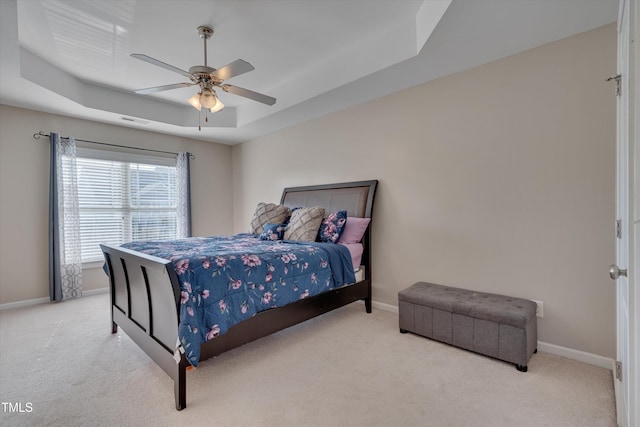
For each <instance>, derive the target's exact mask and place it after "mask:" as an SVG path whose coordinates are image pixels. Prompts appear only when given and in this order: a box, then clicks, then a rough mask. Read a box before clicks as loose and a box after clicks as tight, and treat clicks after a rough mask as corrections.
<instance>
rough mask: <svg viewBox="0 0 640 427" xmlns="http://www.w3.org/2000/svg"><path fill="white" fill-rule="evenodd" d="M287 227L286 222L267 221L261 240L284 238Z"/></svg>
mask: <svg viewBox="0 0 640 427" xmlns="http://www.w3.org/2000/svg"><path fill="white" fill-rule="evenodd" d="M285 228H286V225H285V224H270V223H267V224H265V225H264V229H263V230H262V233H261V234H260V240H282V238H283V237H284V229H285Z"/></svg>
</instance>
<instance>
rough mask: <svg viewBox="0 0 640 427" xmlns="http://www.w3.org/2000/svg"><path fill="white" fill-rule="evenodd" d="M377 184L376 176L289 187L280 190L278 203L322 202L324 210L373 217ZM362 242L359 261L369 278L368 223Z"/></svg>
mask: <svg viewBox="0 0 640 427" xmlns="http://www.w3.org/2000/svg"><path fill="white" fill-rule="evenodd" d="M377 185H378V181H377V180H371V181H357V182H343V183H339V184H323V185H310V186H305V187H289V188H285V189H284V190H283V192H282V198H281V199H280V204H282V205H285V206H288V207H290V208H295V207H313V206H322V207H323V208H325V210H326V211H327V212H335V211H341V210H344V211H347V217H349V216H352V217H361V218H372V216H371V215H372V213H373V199H374V197H375V195H376V187H377ZM347 221H348V219H347ZM362 244H363V245H364V250H363V253H362V262H361V264H362V265H364V266H366V269H365V278H367V279H369V280H371V226H369V227H368V228H367V231H366V232H365V235H364V237H363V239H362Z"/></svg>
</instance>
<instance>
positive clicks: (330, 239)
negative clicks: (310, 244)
mask: <svg viewBox="0 0 640 427" xmlns="http://www.w3.org/2000/svg"><path fill="white" fill-rule="evenodd" d="M346 223H347V211H338V212H331V213H330V214H329V215H327V216H326V217H325V218H324V219H323V220H322V224H320V230H319V231H318V240H319V241H321V242H327V243H336V242H337V241H338V239H339V238H340V236H341V235H342V232H343V231H344V225H345V224H346Z"/></svg>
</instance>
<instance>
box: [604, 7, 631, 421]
mask: <svg viewBox="0 0 640 427" xmlns="http://www.w3.org/2000/svg"><path fill="white" fill-rule="evenodd" d="M628 62H629V0H620V12H619V14H618V76H617V79H616V86H617V87H618V88H619V91H618V93H617V144H616V147H617V169H616V170H617V182H616V217H617V221H616V264H615V265H612V266H611V269H610V272H609V273H610V275H611V278H612V279H614V280H615V281H616V304H617V306H616V311H617V321H616V335H617V339H616V341H617V348H616V358H617V361H616V368H615V372H614V378H615V380H614V385H615V392H616V410H617V416H618V425H619V426H620V427H627V426H629V418H630V417H629V409H630V407H629V405H630V401H629V396H630V393H629V383H630V382H629V337H630V335H629V333H630V331H629V280H628V274H627V272H628V268H629V244H630V234H631V233H630V232H629V230H630V221H629V111H628V106H629V101H628V100H629V63H628Z"/></svg>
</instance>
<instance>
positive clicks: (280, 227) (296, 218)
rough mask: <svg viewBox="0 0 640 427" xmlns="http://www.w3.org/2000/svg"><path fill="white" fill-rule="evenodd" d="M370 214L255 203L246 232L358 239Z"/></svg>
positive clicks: (327, 239)
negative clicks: (361, 216)
mask: <svg viewBox="0 0 640 427" xmlns="http://www.w3.org/2000/svg"><path fill="white" fill-rule="evenodd" d="M370 221H371V218H358V217H347V211H337V212H326V211H325V209H324V208H321V207H319V206H314V207H311V208H294V209H290V208H288V207H287V206H284V205H276V204H274V203H258V206H257V207H256V211H255V213H254V214H253V218H252V219H251V226H250V230H249V232H250V233H252V234H258V235H260V239H262V240H297V241H303V242H327V243H347V244H351V243H360V242H361V241H362V237H363V236H364V233H365V231H366V230H367V226H368V225H369V222H370Z"/></svg>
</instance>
